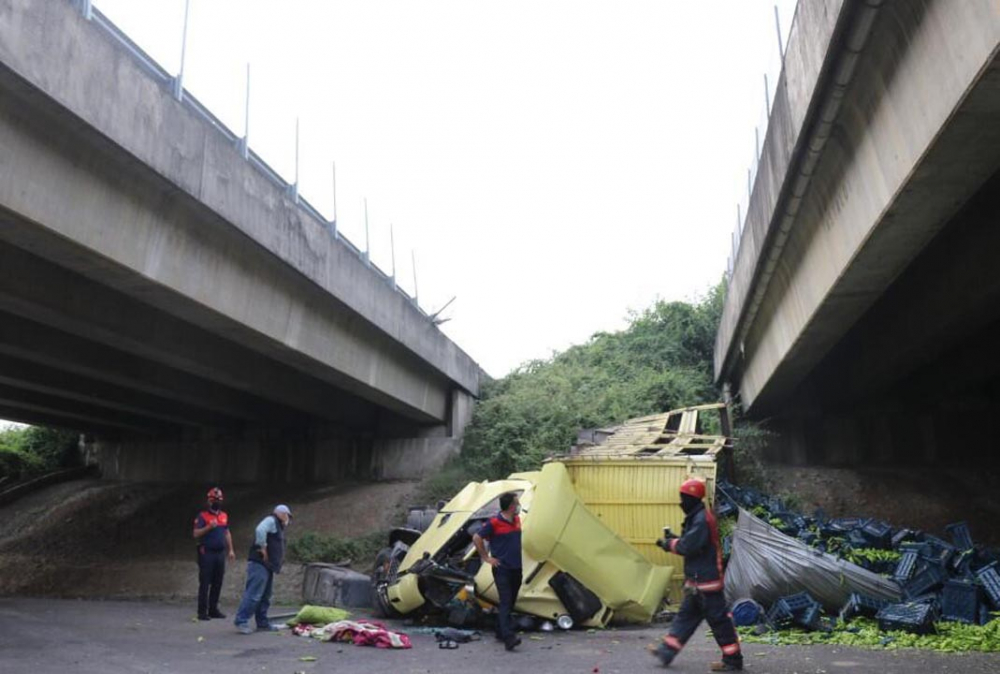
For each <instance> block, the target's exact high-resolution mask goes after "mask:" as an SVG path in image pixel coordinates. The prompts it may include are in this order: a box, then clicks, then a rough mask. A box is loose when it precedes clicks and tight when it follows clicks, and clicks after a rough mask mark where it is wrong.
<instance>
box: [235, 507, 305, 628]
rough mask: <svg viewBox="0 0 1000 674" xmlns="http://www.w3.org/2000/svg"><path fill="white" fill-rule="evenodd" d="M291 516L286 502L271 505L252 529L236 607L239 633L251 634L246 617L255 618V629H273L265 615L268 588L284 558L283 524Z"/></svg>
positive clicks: (286, 524) (268, 598)
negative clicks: (240, 594)
mask: <svg viewBox="0 0 1000 674" xmlns="http://www.w3.org/2000/svg"><path fill="white" fill-rule="evenodd" d="M291 519H292V511H291V510H289V509H288V506H286V505H279V506H277V507H275V509H274V512H273V513H272V514H270V515H268V516H267V517H265V518H264V519H262V520H261V521H260V524H258V525H257V530H256V532H255V533H254V541H253V543H252V544H251V545H250V554H249V555H248V556H247V584H246V588H245V589H244V590H243V600H242V601H241V602H240V608H239V609H238V610H237V611H236V620H235V623H236V629H237V630H238V631H239V632H240V633H242V634H251V633H252V632H253V629H252V628H251V627H250V617H251V616H253V617H254V618H255V620H256V622H257V629H258V630H277V629H278V626H277V625H272V624H271V623H270V622H269V621H268V619H267V610H268V609H269V608H270V607H271V590H272V585H273V583H274V574H276V573H281V563H282V561H283V560H284V558H285V527H287V526H288V523H289V521H290V520H291Z"/></svg>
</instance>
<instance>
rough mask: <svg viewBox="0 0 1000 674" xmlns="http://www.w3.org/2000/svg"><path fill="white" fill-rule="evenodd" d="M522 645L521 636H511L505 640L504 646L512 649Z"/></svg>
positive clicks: (509, 649)
mask: <svg viewBox="0 0 1000 674" xmlns="http://www.w3.org/2000/svg"><path fill="white" fill-rule="evenodd" d="M520 645H521V637H517V636H514V637H511V638H510V639H507V640H506V641H505V642H504V644H503V647H504V648H506V649H507V650H508V651H512V650H514V649H515V648H517V647H518V646H520Z"/></svg>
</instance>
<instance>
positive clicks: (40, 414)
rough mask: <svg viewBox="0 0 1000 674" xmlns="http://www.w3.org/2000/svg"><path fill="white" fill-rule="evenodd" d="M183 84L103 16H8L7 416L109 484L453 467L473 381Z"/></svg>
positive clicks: (3, 164)
mask: <svg viewBox="0 0 1000 674" xmlns="http://www.w3.org/2000/svg"><path fill="white" fill-rule="evenodd" d="M87 4H89V3H87ZM172 86H173V81H172V78H170V77H169V76H168V75H167V74H166V73H165V72H163V71H162V69H159V67H158V66H157V65H156V64H155V63H153V62H152V61H150V60H149V59H147V58H145V57H144V55H143V54H142V53H141V51H140V50H138V49H137V48H136V47H135V46H134V45H130V44H129V41H128V39H127V38H125V37H124V36H123V35H121V34H120V33H117V32H116V31H115V30H114V29H113V27H110V26H109V25H108V24H107V22H106V21H105V20H103V18H102V17H100V15H99V14H96V15H94V16H92V17H88V16H86V15H85V14H84V13H82V12H81V11H79V9H78V8H77V6H76V4H75V3H71V2H69V1H68V0H50V1H49V0H46V1H41V0H0V418H8V419H14V420H20V421H24V422H28V423H39V424H48V425H56V426H62V427H69V428H74V429H79V430H82V431H86V432H87V433H88V434H89V437H90V438H92V439H93V441H94V449H95V451H96V452H97V454H98V456H99V457H100V460H101V463H102V467H103V468H104V471H105V474H106V475H110V476H118V477H135V478H148V479H188V478H199V479H227V480H260V479H276V480H282V479H286V480H310V479H317V480H319V479H336V478H341V477H369V476H371V477H405V476H416V475H417V474H419V473H420V472H421V471H424V470H428V469H431V468H433V467H434V466H436V465H439V464H440V462H441V461H442V460H443V458H444V457H445V456H447V455H448V454H449V453H452V452H455V451H457V449H458V446H459V443H460V438H461V435H462V430H463V428H464V426H465V424H466V422H467V421H468V418H469V416H470V414H471V404H472V400H473V398H474V396H476V395H477V394H478V391H479V382H480V377H481V371H480V368H479V367H478V365H477V364H476V363H475V362H473V360H472V359H471V358H470V357H469V356H468V355H467V354H465V353H464V352H463V351H462V350H461V349H460V348H458V347H457V346H456V345H455V344H454V343H452V342H451V341H450V340H449V339H448V338H447V337H445V336H444V335H443V334H442V333H441V332H440V331H439V330H438V328H437V326H436V325H434V323H433V321H432V320H430V319H429V318H428V316H427V315H426V314H424V313H423V312H422V311H421V310H420V309H419V308H418V307H417V306H416V303H415V302H414V301H413V300H412V299H411V298H409V297H408V296H406V295H405V294H404V293H403V292H402V291H400V290H399V289H397V288H396V287H395V284H394V283H391V282H390V281H391V280H390V279H389V278H388V277H386V275H385V274H383V273H381V272H379V271H378V270H377V269H376V268H374V267H373V266H372V265H371V264H369V263H368V261H367V259H366V256H365V255H363V254H361V253H360V252H359V251H358V250H357V249H356V248H354V247H353V246H352V245H351V244H350V243H349V242H347V241H346V240H344V239H342V238H337V237H335V236H334V235H333V234H332V232H331V228H330V224H331V223H328V222H326V221H325V220H324V219H323V218H322V216H320V215H319V214H318V213H317V212H316V211H315V209H312V208H311V207H310V206H309V205H308V204H307V203H305V202H303V201H301V200H299V199H297V198H296V197H294V196H293V195H291V193H290V191H289V186H288V185H287V184H285V183H284V181H282V180H281V179H280V178H278V177H277V175H276V174H274V172H273V171H270V170H269V169H268V168H267V166H266V165H264V164H263V163H262V162H261V161H260V160H259V159H258V158H256V157H255V156H253V154H252V153H250V156H249V160H248V159H246V158H244V155H243V152H242V151H241V148H240V143H239V140H240V139H238V138H237V137H236V136H235V135H234V134H233V133H232V132H230V131H228V130H227V129H226V128H225V127H224V126H223V125H222V124H221V123H219V122H218V121H217V120H216V119H214V118H213V117H212V116H211V114H210V113H208V112H207V111H205V110H204V109H203V108H202V107H201V106H200V105H199V104H198V103H197V101H195V100H193V99H192V98H190V96H187V97H184V98H182V100H180V101H179V100H177V98H176V97H175V95H174V94H173V91H172Z"/></svg>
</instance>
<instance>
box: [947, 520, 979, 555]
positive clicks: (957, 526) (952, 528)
mask: <svg viewBox="0 0 1000 674" xmlns="http://www.w3.org/2000/svg"><path fill="white" fill-rule="evenodd" d="M944 530H945V531H947V532H948V534H949V535H950V536H951V542H952V543H953V544H954V546H955V547H956V548H958V549H959V550H972V549H973V548H974V547H975V544H974V543H973V542H972V533H971V532H969V524H968V523H967V522H955V523H954V524H949V525H948V526H946V527H945V528H944Z"/></svg>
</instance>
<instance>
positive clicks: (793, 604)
mask: <svg viewBox="0 0 1000 674" xmlns="http://www.w3.org/2000/svg"><path fill="white" fill-rule="evenodd" d="M778 601H783V602H785V606H787V607H788V610H789V611H790V612H791V613H792V615H795V614H798V613H801V612H802V611H805V610H806V609H809V608H812V607H813V606H818V605H819V602H817V601H816V600H815V599H813V598H812V597H811V596H810V595H809V593H808V592H799V593H798V594H792V595H788V596H787V597H782V598H781V599H779V600H778Z"/></svg>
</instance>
